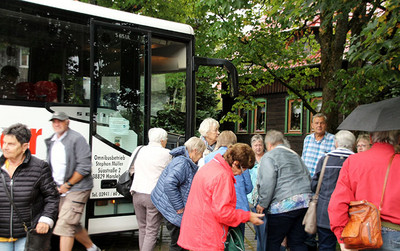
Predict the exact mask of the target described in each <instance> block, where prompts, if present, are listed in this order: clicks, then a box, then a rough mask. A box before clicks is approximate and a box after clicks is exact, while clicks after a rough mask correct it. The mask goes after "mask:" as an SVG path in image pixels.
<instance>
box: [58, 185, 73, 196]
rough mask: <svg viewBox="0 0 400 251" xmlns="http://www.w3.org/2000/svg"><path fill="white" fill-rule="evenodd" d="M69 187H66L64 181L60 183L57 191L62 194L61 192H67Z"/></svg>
mask: <svg viewBox="0 0 400 251" xmlns="http://www.w3.org/2000/svg"><path fill="white" fill-rule="evenodd" d="M70 188H71V187H68V185H67V184H65V183H64V184H62V185H61V186H59V187H58V192H59V193H60V194H63V193H66V192H68V191H69V189H70Z"/></svg>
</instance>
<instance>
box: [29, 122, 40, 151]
mask: <svg viewBox="0 0 400 251" xmlns="http://www.w3.org/2000/svg"><path fill="white" fill-rule="evenodd" d="M31 134H32V137H31V141H29V149H30V150H31V153H32V154H36V141H37V137H38V136H40V135H42V128H40V129H39V130H36V129H34V128H31Z"/></svg>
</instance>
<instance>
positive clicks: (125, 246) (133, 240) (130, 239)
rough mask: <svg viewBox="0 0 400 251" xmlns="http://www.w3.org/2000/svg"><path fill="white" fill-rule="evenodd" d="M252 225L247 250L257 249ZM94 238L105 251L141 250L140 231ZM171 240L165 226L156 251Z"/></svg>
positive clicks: (164, 248) (248, 229) (76, 249)
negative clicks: (139, 243) (139, 244)
mask: <svg viewBox="0 0 400 251" xmlns="http://www.w3.org/2000/svg"><path fill="white" fill-rule="evenodd" d="M250 225H251V224H246V231H245V248H246V251H255V250H256V247H257V245H256V241H255V240H254V237H255V235H254V230H253V228H252V227H250ZM92 239H93V241H94V242H95V243H96V245H98V246H99V247H100V248H101V249H102V250H103V251H139V248H138V231H134V232H123V233H112V234H107V235H97V236H92ZM169 241H170V238H169V234H168V230H167V229H166V228H165V226H163V227H162V229H161V231H160V238H159V240H158V243H157V248H156V249H155V251H167V250H169V246H168V245H169ZM73 250H74V251H84V250H86V249H84V248H83V246H81V245H80V244H77V245H75V247H74V249H73Z"/></svg>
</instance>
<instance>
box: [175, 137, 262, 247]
mask: <svg viewBox="0 0 400 251" xmlns="http://www.w3.org/2000/svg"><path fill="white" fill-rule="evenodd" d="M254 161H255V156H254V152H253V150H252V149H251V147H250V146H248V145H247V144H243V143H238V144H235V145H233V146H230V147H229V149H228V150H227V151H226V153H225V154H224V155H223V156H222V155H221V154H217V155H216V156H215V157H214V159H213V160H211V161H210V162H208V163H207V164H206V165H205V166H203V167H202V168H201V169H200V170H199V171H198V172H197V173H196V175H195V177H194V179H193V183H192V187H191V189H190V193H189V197H188V201H187V203H186V207H185V212H184V214H183V219H182V224H181V232H180V235H179V240H178V245H180V246H181V247H183V248H185V249H189V250H194V251H197V250H207V251H212V250H224V243H225V240H226V234H227V232H228V228H229V226H233V227H236V226H238V225H239V224H240V223H244V222H247V221H250V222H252V223H253V224H255V225H260V224H262V223H263V221H262V220H261V219H259V218H260V217H263V216H264V215H263V214H257V213H253V212H246V211H243V210H241V209H235V207H236V193H235V187H234V182H235V178H234V175H240V174H242V173H243V172H244V171H245V170H247V169H250V168H252V167H253V166H254Z"/></svg>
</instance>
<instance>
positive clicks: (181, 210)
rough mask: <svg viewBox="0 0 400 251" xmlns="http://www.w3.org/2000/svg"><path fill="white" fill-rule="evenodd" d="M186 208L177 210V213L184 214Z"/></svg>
mask: <svg viewBox="0 0 400 251" xmlns="http://www.w3.org/2000/svg"><path fill="white" fill-rule="evenodd" d="M184 210H185V208H181V209H179V210H176V213H177V214H183V211H184Z"/></svg>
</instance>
